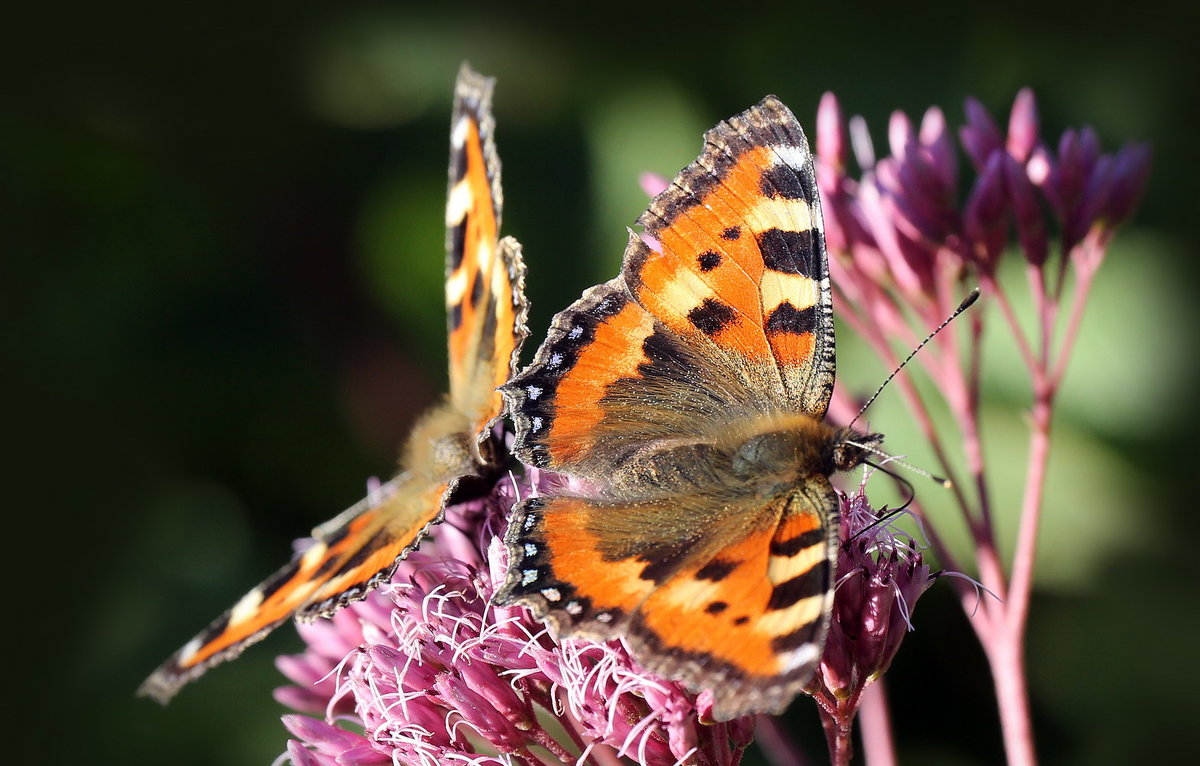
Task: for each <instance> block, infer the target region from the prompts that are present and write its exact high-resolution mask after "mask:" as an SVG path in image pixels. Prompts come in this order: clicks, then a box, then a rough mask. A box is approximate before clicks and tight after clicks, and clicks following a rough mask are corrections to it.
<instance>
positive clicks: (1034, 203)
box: [997, 155, 1048, 266]
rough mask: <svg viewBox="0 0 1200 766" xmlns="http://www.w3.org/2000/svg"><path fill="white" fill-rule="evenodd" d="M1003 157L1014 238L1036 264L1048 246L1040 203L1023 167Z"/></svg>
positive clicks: (1041, 262)
mask: <svg viewBox="0 0 1200 766" xmlns="http://www.w3.org/2000/svg"><path fill="white" fill-rule="evenodd" d="M997 156H1000V157H1003V158H1004V166H1003V167H1004V184H1005V191H1006V192H1007V196H1008V200H1009V202H1010V203H1011V204H1012V210H1013V217H1014V219H1015V220H1016V224H1017V239H1018V240H1020V242H1021V250H1022V251H1023V252H1024V253H1025V259H1026V260H1027V261H1029V262H1030V263H1032V264H1034V265H1035V266H1040V265H1042V264H1043V263H1045V262H1046V256H1047V253H1048V245H1047V242H1046V223H1045V219H1044V218H1043V216H1042V209H1041V202H1040V200H1039V198H1038V194H1037V190H1036V189H1035V188H1034V186H1033V183H1032V182H1031V181H1030V180H1029V176H1028V174H1027V172H1026V168H1025V166H1023V165H1022V164H1021V163H1020V162H1018V161H1017V160H1016V159H1014V158H1013V157H1012V156H1005V155H997Z"/></svg>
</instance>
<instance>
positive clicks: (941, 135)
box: [920, 106, 958, 202]
mask: <svg viewBox="0 0 1200 766" xmlns="http://www.w3.org/2000/svg"><path fill="white" fill-rule="evenodd" d="M920 140H921V147H922V148H923V149H924V152H923V155H924V157H925V158H926V159H927V160H928V163H929V165H930V166H931V167H932V168H933V171H934V173H935V174H936V175H937V178H938V181H939V182H940V187H941V188H942V189H944V190H951V191H952V190H953V189H954V187H955V185H956V184H957V183H958V151H957V149H956V148H955V146H954V142H953V140H951V138H950V132H949V131H948V130H946V115H945V114H944V113H943V112H942V110H941V109H939V108H937V107H936V106H933V107H930V108H929V109H927V110H926V111H925V117H924V118H923V119H922V120H921V133H920ZM951 202H952V200H951Z"/></svg>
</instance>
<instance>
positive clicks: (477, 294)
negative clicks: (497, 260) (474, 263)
mask: <svg viewBox="0 0 1200 766" xmlns="http://www.w3.org/2000/svg"><path fill="white" fill-rule="evenodd" d="M481 300H483V272H480V271H476V272H475V273H474V274H472V275H471V305H472V306H475V307H478V306H479V302H480V301H481Z"/></svg>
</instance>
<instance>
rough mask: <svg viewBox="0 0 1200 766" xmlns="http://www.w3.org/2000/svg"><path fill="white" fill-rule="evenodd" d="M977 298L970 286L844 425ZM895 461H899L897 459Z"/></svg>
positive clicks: (977, 293)
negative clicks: (949, 312)
mask: <svg viewBox="0 0 1200 766" xmlns="http://www.w3.org/2000/svg"><path fill="white" fill-rule="evenodd" d="M978 299H979V288H978V287H975V288H972V289H971V292H970V293H968V294H967V297H966V298H963V301H962V303H960V304H958V308H956V309H954V311H953V313H951V314H950V316H948V317H946V321H944V322H942V323H941V324H940V325H938V326H937V329H935V330H934V331H933V332H931V333H929V335H927V336H926V337H925V340H923V341H921V342H920V343H918V344H917V347H916V348H914V349H913V350H912V353H910V354H909V355H908V356H906V357H905V358H904V361H903V362H901V363H900V365H899V366H898V367H896V369H894V370H892V374H891V375H888V376H887V378H886V379H884V381H883V383H881V384H880V385H879V388H877V389H875V393H873V394H871V398H870V399H868V400H867V403H866V404H864V405H863V406H862V409H860V410H859V411H858V414H857V415H855V416H854V420H851V421H850V423H849V424H848V425H847V426H846V427H847V428H849V427H850V426H852V425H854V424H855V423H857V422H858V419H859V418H861V417H862V414H863V413H864V412H866V411H867V408H868V407H870V406H871V404H873V403H874V402H875V400H876V399H877V398H879V395H880V394H881V393H883V389H884V388H886V387H887V384H888V383H891V382H892V378H894V377H896V376H897V375H899V374H900V371H901V370H903V369H904V365H906V364H908V363H909V362H911V361H912V359H913V357H914V356H916V355H917V352H918V351H920V350H921V349H923V348H925V344H927V343H928V342H929V341H931V340H933V338H934V336H935V335H937V334H938V333H939V332H941V331H942V330H943V329H944V328H945V327H946V325H948V324H950V323H951V322H952V321H954V318H955V317H957V316H958V315H959V314H961V313H963V312H964V311H966V310H967V309H968V308H970V307H971V304H972V303H974V302H975V301H976V300H978ZM897 462H899V461H897ZM901 465H903V463H901Z"/></svg>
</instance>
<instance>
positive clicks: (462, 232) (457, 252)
mask: <svg viewBox="0 0 1200 766" xmlns="http://www.w3.org/2000/svg"><path fill="white" fill-rule="evenodd" d="M466 247H467V219H466V217H465V216H464V217H463V219H462V220H461V221H459V222H458V223H456V224H455V225H454V226H453V227H452V228H451V229H450V270H451V271H457V270H458V267H459V266H461V265H462V262H463V251H464V250H465V249H466Z"/></svg>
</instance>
